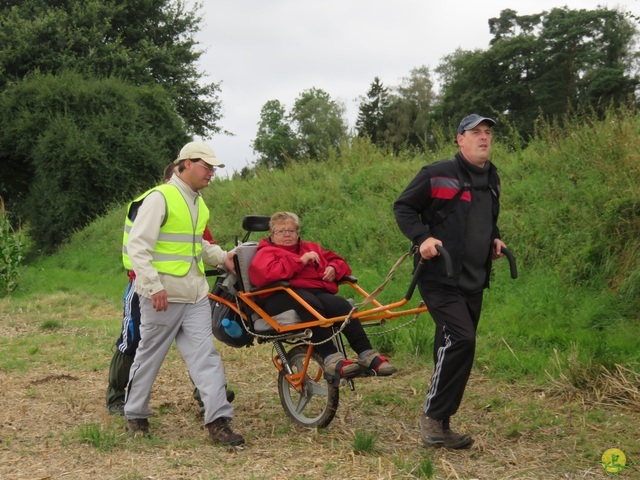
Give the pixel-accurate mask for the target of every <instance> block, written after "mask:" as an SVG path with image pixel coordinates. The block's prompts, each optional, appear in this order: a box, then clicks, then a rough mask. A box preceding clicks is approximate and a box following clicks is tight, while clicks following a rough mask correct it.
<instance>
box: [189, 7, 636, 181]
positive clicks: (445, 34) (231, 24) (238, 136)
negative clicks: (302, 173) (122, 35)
mask: <svg viewBox="0 0 640 480" xmlns="http://www.w3.org/2000/svg"><path fill="white" fill-rule="evenodd" d="M203 3H204V8H203V11H202V13H203V16H204V18H203V25H202V27H203V28H202V31H201V32H200V33H199V35H198V37H197V39H198V41H199V42H200V46H201V47H202V48H203V49H204V50H206V53H205V54H204V55H203V56H202V58H201V62H200V63H201V66H202V68H203V70H204V71H205V72H206V73H207V74H208V78H207V80H208V81H214V82H220V83H221V93H220V98H221V100H222V103H223V105H222V107H223V110H222V111H223V118H222V120H221V122H220V125H221V126H222V128H224V129H225V130H227V131H230V132H232V133H234V134H235V136H233V137H230V136H224V135H216V136H214V137H213V138H212V139H208V140H207V141H208V142H209V143H210V144H211V145H212V147H213V149H214V151H215V152H216V154H217V156H218V157H219V158H220V160H221V161H223V162H224V163H225V164H226V167H227V168H226V169H225V170H226V172H227V173H232V172H233V171H234V170H236V171H239V170H240V169H242V167H244V166H247V165H250V164H252V163H253V162H254V160H255V154H254V153H253V150H252V148H251V142H252V141H253V140H254V139H255V136H256V132H257V129H258V122H259V120H260V109H261V108H262V106H263V105H264V104H265V103H266V102H267V101H269V100H276V99H277V100H280V102H281V103H283V104H284V105H285V107H286V109H287V111H289V109H290V108H291V107H292V106H293V103H294V101H295V99H296V98H297V97H298V95H299V94H300V93H301V92H302V91H304V90H307V89H309V88H312V87H316V88H321V89H323V90H324V91H326V92H327V93H328V94H329V95H331V98H333V99H334V100H339V101H341V102H343V104H344V105H345V107H346V108H347V120H348V122H349V127H350V128H353V127H354V123H355V119H356V117H357V113H358V104H359V101H358V99H359V97H361V96H364V95H365V94H366V92H367V91H368V90H369V87H370V85H371V82H372V81H373V79H374V77H376V76H378V77H380V79H381V81H382V83H383V84H384V85H386V86H396V85H398V84H399V83H400V79H401V78H402V77H407V76H408V75H409V73H410V71H411V69H413V68H416V67H420V66H422V65H426V66H428V67H429V68H430V69H431V70H432V71H433V69H434V68H435V67H436V66H437V65H438V64H439V63H440V61H441V59H442V58H443V57H444V56H445V55H448V54H450V53H453V52H454V51H455V50H456V49H457V48H461V49H463V50H474V49H483V50H486V49H488V47H489V41H490V40H491V35H490V33H489V26H488V20H489V18H492V17H497V16H499V15H500V12H501V11H502V10H504V9H506V8H512V9H514V10H516V11H517V12H518V14H519V15H524V14H531V13H539V12H542V11H544V10H550V9H552V8H554V7H558V6H561V5H564V6H567V7H569V8H571V9H589V10H592V9H596V8H597V7H598V6H599V5H602V6H605V7H609V8H619V9H621V10H624V11H630V12H632V13H634V14H636V15H640V0H620V1H607V0H567V1H564V2H562V1H558V0H555V1H554V0H518V1H517V2H515V1H513V0H493V1H478V0H474V1H471V0H457V1H447V0H444V1H431V0H394V1H389V0H386V1H383V0H315V1H311V0H204V1H203ZM434 80H436V79H435V78H434ZM466 113H467V112H460V115H461V116H463V115H464V114H466Z"/></svg>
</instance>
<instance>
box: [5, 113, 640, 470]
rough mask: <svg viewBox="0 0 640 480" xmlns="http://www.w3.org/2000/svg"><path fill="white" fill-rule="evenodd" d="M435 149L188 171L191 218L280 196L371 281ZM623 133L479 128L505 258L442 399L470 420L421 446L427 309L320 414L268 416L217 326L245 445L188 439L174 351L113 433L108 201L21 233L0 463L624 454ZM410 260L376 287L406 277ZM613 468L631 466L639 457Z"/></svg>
mask: <svg viewBox="0 0 640 480" xmlns="http://www.w3.org/2000/svg"><path fill="white" fill-rule="evenodd" d="M516 147H517V146H516ZM453 152H454V150H452V146H451V145H446V146H443V148H442V149H441V150H440V151H438V152H436V153H433V154H429V155H421V156H411V155H409V154H401V155H391V154H389V153H387V152H382V151H379V150H377V149H375V148H373V147H371V146H370V145H368V144H367V143H366V142H356V143H354V144H353V145H349V146H345V147H344V148H343V150H342V151H341V152H339V154H338V153H336V155H335V157H334V158H331V159H329V160H328V161H327V162H318V163H303V164H294V165H291V166H290V167H289V168H288V169H287V170H285V171H275V172H268V171H258V172H257V174H256V176H255V177H254V178H251V179H245V180H243V179H238V178H236V179H233V180H225V181H215V182H214V183H213V184H212V185H211V186H210V187H209V188H208V189H207V190H206V192H205V199H206V201H207V204H208V205H209V207H210V209H211V211H212V219H211V225H210V226H211V228H212V231H213V234H214V237H215V238H216V241H217V242H218V243H220V244H221V245H222V246H223V247H225V248H228V247H231V246H232V245H233V243H234V239H235V237H237V236H238V235H241V234H242V232H241V231H240V224H241V220H242V216H243V215H245V214H271V213H273V212H274V211H276V210H292V211H296V212H297V213H299V214H300V216H301V219H302V236H303V238H307V239H313V240H316V241H319V242H321V243H323V244H324V245H326V246H327V247H328V248H331V249H332V250H335V251H337V252H340V253H341V254H342V255H344V256H345V257H346V258H347V260H348V261H349V263H350V264H351V265H352V267H353V269H354V274H355V275H356V276H358V278H359V283H360V284H361V285H363V286H364V288H365V289H366V290H368V291H372V290H373V289H375V287H377V286H378V285H379V284H380V283H381V282H382V280H383V279H384V278H385V276H386V274H387V272H388V271H389V269H390V268H391V266H392V265H393V264H394V262H395V261H396V260H397V259H398V258H399V257H400V256H401V255H402V254H403V253H405V252H406V251H407V249H408V247H409V244H408V242H407V240H406V239H404V237H402V236H401V234H400V233H399V232H398V229H397V227H396V226H395V222H394V220H393V215H392V213H391V205H392V203H393V200H394V199H395V198H396V196H397V195H398V194H399V192H400V191H401V190H402V189H403V188H404V186H405V185H406V184H407V183H408V181H409V180H410V179H411V178H412V177H413V175H415V173H416V172H417V171H418V170H419V168H420V167H421V166H422V165H423V164H425V163H429V162H431V161H434V160H436V159H438V158H444V157H447V156H450V155H452V154H453ZM638 152H640V121H639V119H638V117H637V116H636V115H635V114H632V113H630V112H616V113H611V114H610V117H609V118H607V119H606V120H605V121H603V122H584V123H581V122H576V125H575V128H573V129H569V130H568V131H563V132H561V133H558V132H556V131H554V130H553V129H545V128H544V127H542V128H541V130H540V134H539V138H537V139H536V140H535V141H534V142H532V144H530V145H529V146H528V147H527V148H526V149H519V148H515V149H510V150H508V149H507V148H506V147H505V146H504V145H503V144H501V143H500V139H499V138H498V142H497V144H496V147H495V150H494V155H493V159H494V162H495V163H496V164H497V165H498V167H499V169H500V172H501V177H502V182H503V195H502V212H501V222H500V223H501V229H502V233H503V237H504V239H505V241H506V243H507V245H508V246H509V247H510V248H511V250H512V251H514V253H515V254H516V256H517V258H518V269H519V274H520V275H519V278H518V279H517V280H511V279H510V278H509V271H508V266H507V264H506V261H499V262H497V264H496V269H495V272H494V278H493V283H492V287H491V289H490V290H488V291H487V294H486V297H485V306H484V309H483V315H482V319H481V321H480V327H479V332H478V349H477V353H476V362H475V366H474V370H473V372H472V376H471V380H470V384H469V387H468V389H467V392H466V395H465V399H464V400H463V403H462V407H461V410H460V412H459V414H458V415H457V416H456V417H455V422H456V423H455V425H454V427H455V428H458V429H461V430H464V431H468V432H469V433H472V434H473V435H474V438H475V444H474V446H473V448H472V449H470V450H466V451H461V452H455V451H446V450H436V451H434V450H428V449H425V448H423V447H422V446H421V445H420V437H419V431H418V428H417V415H418V413H419V411H420V407H421V404H422V402H423V400H424V395H425V393H426V389H427V387H428V380H429V377H430V374H431V370H432V368H433V365H432V360H431V342H432V339H433V326H432V322H431V319H430V318H429V316H428V315H424V316H422V317H420V318H419V319H418V321H417V322H415V323H412V324H410V325H408V326H406V327H405V328H401V329H399V330H397V331H394V332H392V333H389V334H386V335H376V336H373V337H372V340H373V342H374V344H375V345H376V346H377V347H378V348H380V350H382V351H383V352H384V353H386V354H388V355H390V356H391V358H392V359H393V361H394V363H395V364H396V365H397V366H398V367H399V368H400V372H399V373H398V374H397V375H394V376H393V377H391V378H386V379H382V378H380V379H376V378H373V379H359V380H358V381H357V382H356V389H355V391H353V392H352V391H350V390H349V389H348V388H342V389H341V391H340V393H341V399H340V407H339V409H338V414H337V416H336V418H335V419H334V421H333V422H332V423H331V425H329V427H328V428H326V429H323V430H319V431H315V430H314V431H309V430H304V429H301V428H298V427H296V426H295V425H293V424H292V423H291V422H290V421H289V420H288V417H287V416H286V414H285V412H284V411H283V409H282V407H281V406H280V403H279V399H278V392H277V383H276V379H277V374H276V370H275V368H274V367H273V365H272V363H271V360H270V357H271V356H272V352H271V351H270V348H269V347H268V346H255V347H251V348H249V349H232V348H230V347H226V346H224V345H218V346H219V348H220V350H221V352H222V354H223V359H224V361H225V368H226V372H227V376H228V380H229V383H230V386H231V387H232V388H233V389H235V390H236V393H237V399H236V401H235V407H236V418H235V420H234V428H235V429H237V430H238V431H240V432H241V433H243V434H244V435H245V437H246V439H247V445H246V446H245V447H244V448H233V449H225V448H220V447H215V446H212V445H209V444H208V443H207V441H206V434H205V431H204V430H203V429H202V426H201V419H200V417H199V413H198V408H197V405H196V404H195V402H194V401H193V400H192V399H191V384H190V382H189V379H188V375H187V373H186V369H185V366H184V363H183V362H182V360H181V359H180V357H179V355H178V354H177V352H176V351H175V350H172V351H171V353H170V355H169V357H168V358H167V360H166V362H165V364H164V366H163V368H162V370H161V372H160V375H159V377H158V380H157V382H156V384H155V386H154V391H153V396H152V407H153V410H154V417H152V419H151V428H152V433H153V438H151V439H148V440H145V439H136V440H133V439H130V438H128V437H127V436H126V435H125V432H124V421H123V419H122V418H120V417H116V418H114V417H110V416H108V415H106V414H105V412H104V392H105V389H106V382H107V370H108V365H109V361H110V359H111V355H112V348H113V344H114V342H115V339H116V338H117V336H118V333H119V327H120V310H121V296H122V293H123V289H124V286H125V283H126V276H125V274H124V272H123V270H122V267H121V262H120V253H119V252H120V243H121V231H122V221H123V220H122V219H123V215H124V205H117V206H114V209H113V210H112V212H111V213H110V214H109V215H107V216H105V217H103V218H100V219H98V220H96V221H95V222H93V223H92V224H91V225H89V226H88V227H87V228H86V229H84V230H82V231H80V232H77V233H76V234H75V235H74V236H73V238H72V239H71V240H70V241H69V243H68V244H66V245H65V246H63V247H62V248H61V249H60V250H59V251H58V252H57V253H56V254H55V255H52V256H48V257H43V258H39V257H38V255H37V252H32V253H31V256H30V260H29V265H28V267H27V269H26V271H25V272H24V274H23V275H22V277H21V280H20V281H21V283H20V287H19V288H18V289H17V290H16V291H15V292H13V293H12V294H11V295H10V296H7V297H5V298H2V299H0V328H1V329H2V332H3V335H2V337H1V338H0V405H2V408H1V409H0V424H1V425H2V430H1V432H0V478H2V479H12V480H13V479H20V480H23V479H24V480H26V479H49V478H51V479H58V478H72V479H82V480H83V479H89V478H91V479H97V478H100V479H103V478H104V479H122V480H124V479H151V478H163V479H165V478H171V479H173V478H175V479H180V478H195V479H217V478H221V479H226V478H228V479H235V478H250V479H311V478H319V477H320V478H327V479H387V478H388V479H397V478H437V479H469V480H470V479H483V480H484V479H507V478H509V479H510V478H514V479H558V478H564V479H583V478H604V477H606V476H607V474H606V472H605V471H604V468H603V466H602V465H601V463H600V462H601V458H602V455H603V453H604V452H605V451H606V450H608V449H610V448H619V449H621V450H622V451H623V452H624V453H625V454H626V455H627V459H628V460H627V463H628V464H631V463H634V462H638V463H640V434H639V433H638V432H639V430H638V428H637V425H640V340H639V339H638V336H637V335H636V334H635V333H636V332H637V331H638V328H639V327H640V316H639V315H638V313H637V312H638V311H640V256H639V255H638V253H637V252H638V249H639V248H640V239H639V238H638V235H637V233H638V232H639V231H640V158H639V156H638V155H639V154H638ZM409 263H410V262H405V264H403V265H402V266H401V267H400V268H399V269H398V271H397V272H396V275H395V276H394V278H393V279H392V281H391V282H390V283H389V284H388V285H387V287H386V289H385V291H384V292H383V294H382V296H381V300H382V301H385V302H386V301H392V300H397V299H399V298H401V297H402V296H403V295H404V292H405V289H406V286H407V283H408V280H409V276H410V265H409ZM413 301H414V302H415V301H417V299H414V300H413ZM398 322H400V323H402V322H403V320H402V319H400V320H398ZM618 476H619V477H620V478H629V479H631V478H633V479H635V478H640V469H639V468H638V466H637V465H631V466H630V468H629V469H627V470H624V471H621V472H619V475H618Z"/></svg>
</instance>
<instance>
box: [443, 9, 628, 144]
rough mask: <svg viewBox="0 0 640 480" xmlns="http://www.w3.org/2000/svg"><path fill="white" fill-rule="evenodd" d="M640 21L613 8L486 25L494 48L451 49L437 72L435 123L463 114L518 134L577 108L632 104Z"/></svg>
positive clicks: (509, 14)
mask: <svg viewBox="0 0 640 480" xmlns="http://www.w3.org/2000/svg"><path fill="white" fill-rule="evenodd" d="M637 21H638V20H637V18H636V17H633V16H631V15H626V14H624V13H622V12H618V11H616V10H610V9H607V8H598V9H595V10H569V9H567V8H566V7H564V8H553V9H552V10H550V11H548V12H547V11H545V12H542V13H540V14H537V15H523V16H518V15H517V13H516V12H515V11H514V10H510V9H507V10H503V11H502V12H501V14H500V17H498V18H491V19H489V28H490V32H491V34H492V35H493V39H492V40H491V46H490V48H489V49H488V50H486V51H482V50H477V51H472V52H470V51H460V50H459V51H456V52H455V53H453V54H451V55H449V56H447V57H446V58H445V60H444V61H443V63H442V64H441V65H440V66H439V67H438V68H437V69H436V71H437V72H438V73H439V74H440V78H441V83H442V97H441V101H440V102H439V103H438V105H436V107H435V108H434V112H433V116H434V119H435V120H436V121H437V122H441V123H445V124H446V123H447V122H448V121H450V119H451V118H452V117H454V118H455V117H457V116H459V112H461V111H480V112H486V114H493V115H500V116H502V115H504V116H505V117H506V119H507V120H508V121H509V123H511V124H512V125H514V126H515V129H516V130H517V131H518V132H519V133H520V134H521V135H522V136H523V137H525V138H526V137H528V135H530V134H531V132H533V130H534V129H533V126H534V122H535V120H536V119H537V118H538V117H539V116H542V117H543V118H544V119H546V120H553V119H556V120H557V119H560V118H562V117H563V116H564V115H565V114H567V113H570V112H572V111H573V110H574V109H577V110H582V111H589V110H594V111H596V112H598V113H599V114H600V115H602V114H604V111H605V110H606V108H607V107H608V106H609V105H611V104H620V103H624V102H626V101H628V100H629V99H630V98H632V95H633V93H634V91H635V88H636V86H637V85H638V81H639V79H638V76H637V73H636V72H635V66H636V63H637V55H638V53H637V51H636V50H634V49H633V46H634V38H635V37H636V36H637V28H636V26H637Z"/></svg>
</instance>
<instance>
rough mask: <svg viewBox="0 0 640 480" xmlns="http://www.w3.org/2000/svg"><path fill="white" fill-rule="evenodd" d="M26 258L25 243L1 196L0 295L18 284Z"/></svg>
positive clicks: (9, 291)
mask: <svg viewBox="0 0 640 480" xmlns="http://www.w3.org/2000/svg"><path fill="white" fill-rule="evenodd" d="M23 259H24V244H23V243H22V242H21V240H20V235H18V234H16V232H15V231H14V230H13V227H12V226H11V222H10V221H9V218H8V215H7V212H6V210H5V208H4V202H3V200H2V197H0V296H4V295H6V294H7V293H11V292H12V291H13V290H15V288H16V287H17V286H18V279H19V277H20V273H21V271H22V268H23V267H22V260H23Z"/></svg>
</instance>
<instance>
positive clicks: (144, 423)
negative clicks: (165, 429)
mask: <svg viewBox="0 0 640 480" xmlns="http://www.w3.org/2000/svg"><path fill="white" fill-rule="evenodd" d="M127 432H129V435H131V436H132V437H148V436H149V420H148V419H146V418H130V419H127Z"/></svg>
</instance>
